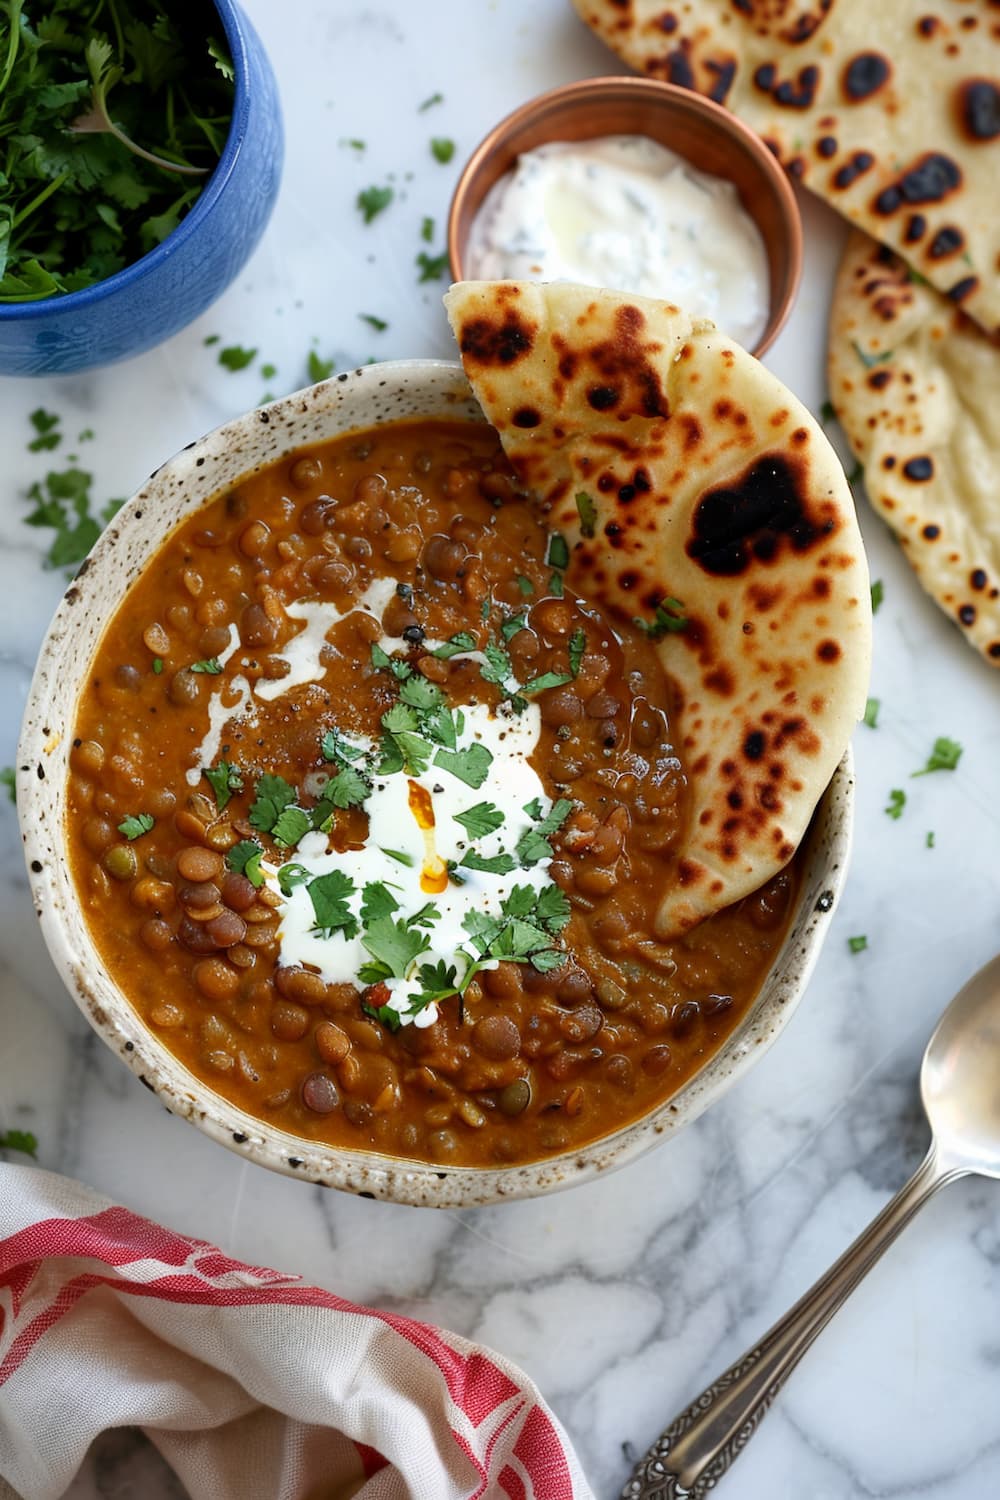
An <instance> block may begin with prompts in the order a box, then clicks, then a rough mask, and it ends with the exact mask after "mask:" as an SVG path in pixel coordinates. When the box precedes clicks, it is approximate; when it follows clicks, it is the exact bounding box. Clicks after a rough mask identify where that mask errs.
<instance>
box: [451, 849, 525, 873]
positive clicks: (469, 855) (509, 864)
mask: <svg viewBox="0 0 1000 1500" xmlns="http://www.w3.org/2000/svg"><path fill="white" fill-rule="evenodd" d="M459 864H460V865H462V866H463V868H464V869H466V870H485V871H486V873H487V874H489V875H509V874H510V873H511V871H512V870H516V869H517V860H516V859H514V858H513V857H512V856H511V855H510V854H491V855H488V856H487V855H482V854H477V853H476V851H475V849H467V850H466V852H465V854H464V855H463V856H462V858H461V859H460V860H459Z"/></svg>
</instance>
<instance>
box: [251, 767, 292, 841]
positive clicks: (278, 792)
mask: <svg viewBox="0 0 1000 1500" xmlns="http://www.w3.org/2000/svg"><path fill="white" fill-rule="evenodd" d="M294 801H295V788H294V787H293V786H289V784H288V782H287V781H286V780H285V778H284V777H283V776H275V775H273V774H272V773H271V772H270V771H264V772H263V773H262V775H261V777H260V779H259V780H258V782H257V787H256V791H255V795H254V800H253V802H252V803H251V806H250V812H249V815H248V816H249V822H250V827H251V828H259V829H260V831H261V832H262V833H270V832H271V829H272V828H273V827H274V825H275V823H277V821H278V819H279V817H280V816H281V814H282V813H283V812H284V810H285V808H286V807H288V806H290V804H291V803H293V802H294Z"/></svg>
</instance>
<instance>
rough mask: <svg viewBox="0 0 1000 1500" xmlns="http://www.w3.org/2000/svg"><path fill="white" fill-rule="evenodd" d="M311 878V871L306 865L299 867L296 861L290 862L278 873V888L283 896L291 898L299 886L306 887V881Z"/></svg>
mask: <svg viewBox="0 0 1000 1500" xmlns="http://www.w3.org/2000/svg"><path fill="white" fill-rule="evenodd" d="M311 878H312V871H311V870H307V869H306V867H305V865H298V864H296V863H295V861H294V860H290V861H289V863H288V864H287V865H282V866H281V869H280V870H279V871H278V886H279V888H280V890H281V894H282V895H283V896H290V895H291V894H292V891H293V890H294V889H295V887H296V886H297V885H305V883H306V881H307V880H310V879H311Z"/></svg>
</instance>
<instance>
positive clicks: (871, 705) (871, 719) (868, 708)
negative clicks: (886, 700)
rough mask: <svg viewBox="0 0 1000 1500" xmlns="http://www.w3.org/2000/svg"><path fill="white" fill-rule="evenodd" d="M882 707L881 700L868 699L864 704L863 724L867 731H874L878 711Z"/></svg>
mask: <svg viewBox="0 0 1000 1500" xmlns="http://www.w3.org/2000/svg"><path fill="white" fill-rule="evenodd" d="M881 707H882V702H881V699H879V698H869V699H868V702H867V703H866V704H865V713H864V722H865V723H866V724H867V725H868V728H869V729H875V728H876V726H877V725H878V711H879V709H880V708H881Z"/></svg>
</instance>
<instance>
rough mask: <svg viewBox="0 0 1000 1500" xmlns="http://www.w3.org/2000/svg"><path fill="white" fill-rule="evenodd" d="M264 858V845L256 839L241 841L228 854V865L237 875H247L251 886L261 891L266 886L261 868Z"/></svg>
mask: <svg viewBox="0 0 1000 1500" xmlns="http://www.w3.org/2000/svg"><path fill="white" fill-rule="evenodd" d="M263 857H264V848H263V845H262V844H258V842H257V840H256V839H240V842H239V843H238V844H234V845H233V847H232V848H231V849H230V850H229V852H228V853H227V855H226V864H227V865H228V866H229V868H230V869H231V870H232V871H233V872H234V873H235V874H237V875H245V876H246V878H247V879H248V880H249V882H250V884H251V885H252V886H254V887H255V888H256V889H257V890H260V888H261V886H262V885H263V884H264V876H263V874H262V873H261V868H260V862H261V860H262V859H263ZM286 895H287V892H286Z"/></svg>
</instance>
